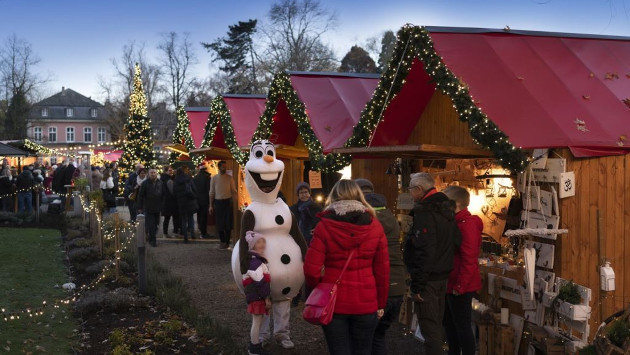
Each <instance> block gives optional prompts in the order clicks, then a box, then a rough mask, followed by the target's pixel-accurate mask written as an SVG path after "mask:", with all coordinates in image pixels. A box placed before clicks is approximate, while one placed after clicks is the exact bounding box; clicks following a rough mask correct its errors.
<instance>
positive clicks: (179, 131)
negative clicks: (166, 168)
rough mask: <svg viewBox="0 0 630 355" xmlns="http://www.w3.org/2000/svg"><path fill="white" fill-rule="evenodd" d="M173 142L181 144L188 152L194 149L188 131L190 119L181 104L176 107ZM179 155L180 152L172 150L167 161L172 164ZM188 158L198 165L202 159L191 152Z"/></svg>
mask: <svg viewBox="0 0 630 355" xmlns="http://www.w3.org/2000/svg"><path fill="white" fill-rule="evenodd" d="M173 143H175V144H181V145H183V146H184V147H186V149H188V151H189V152H190V151H191V150H193V149H195V143H194V142H193V139H192V134H191V133H190V119H189V118H188V115H187V114H186V110H184V107H183V106H178V107H177V126H175V132H173ZM179 155H180V153H177V152H172V153H171V155H170V156H169V163H170V164H173V163H174V162H175V161H176V160H177V158H178V157H179ZM190 158H191V159H192V161H193V162H194V163H195V165H199V164H200V163H201V162H202V161H203V158H202V157H200V156H198V155H195V154H191V155H190Z"/></svg>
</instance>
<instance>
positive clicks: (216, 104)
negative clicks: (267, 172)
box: [201, 96, 249, 166]
mask: <svg viewBox="0 0 630 355" xmlns="http://www.w3.org/2000/svg"><path fill="white" fill-rule="evenodd" d="M219 124H220V125H221V130H222V131H223V139H224V140H225V146H226V147H227V148H228V150H229V151H230V153H231V154H232V157H233V158H234V160H236V162H237V163H238V164H240V165H241V166H244V165H245V164H246V163H247V160H248V159H249V153H245V152H243V151H241V149H240V147H239V146H238V142H237V141H236V135H235V134H234V127H233V126H232V115H231V114H230V110H229V109H228V107H227V105H226V104H225V101H224V100H223V96H217V97H215V98H214V99H213V100H212V102H211V103H210V115H209V116H208V121H207V122H206V126H205V128H204V136H203V142H202V143H201V147H202V148H208V147H210V145H211V144H212V140H213V139H214V135H215V133H216V130H217V127H218V126H219Z"/></svg>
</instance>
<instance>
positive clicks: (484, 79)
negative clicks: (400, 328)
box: [427, 28, 630, 156]
mask: <svg viewBox="0 0 630 355" xmlns="http://www.w3.org/2000/svg"><path fill="white" fill-rule="evenodd" d="M427 29H428V30H429V32H430V35H431V38H432V40H433V42H434V47H435V49H436V52H437V53H438V54H439V55H440V56H442V58H443V61H444V63H445V64H446V66H447V67H448V68H449V69H450V70H451V71H452V72H453V73H454V74H455V76H457V77H458V78H460V79H461V80H462V81H463V82H465V83H466V84H467V85H468V86H469V89H470V94H471V96H472V97H473V99H474V100H475V102H477V105H478V106H479V107H480V108H481V109H482V110H483V112H484V113H485V114H486V115H487V116H488V118H490V119H491V120H492V121H493V122H494V123H496V124H497V125H498V126H499V128H500V129H501V130H502V131H503V132H505V133H506V134H507V135H508V136H509V137H510V141H511V142H512V143H513V144H514V145H516V146H521V147H523V148H547V147H569V148H571V150H572V152H573V154H574V155H575V156H598V155H610V154H625V153H628V152H629V151H630V150H629V149H630V147H629V146H627V144H628V143H630V142H628V141H626V137H628V136H630V100H628V98H630V38H621V37H604V36H588V35H573V34H561V33H542V32H528V31H510V32H505V31H498V30H480V29H476V30H474V29H472V30H471V29H468V30H466V29H452V28H427ZM624 100H627V101H625V102H624Z"/></svg>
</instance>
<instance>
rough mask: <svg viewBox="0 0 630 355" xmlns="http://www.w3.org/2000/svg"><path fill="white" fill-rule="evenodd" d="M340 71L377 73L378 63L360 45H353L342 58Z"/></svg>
mask: <svg viewBox="0 0 630 355" xmlns="http://www.w3.org/2000/svg"><path fill="white" fill-rule="evenodd" d="M339 71H340V72H346V73H375V72H376V63H374V59H372V58H370V55H369V54H368V52H366V51H365V49H363V48H361V47H359V46H352V48H350V51H349V52H348V54H346V55H345V57H343V59H342V60H341V66H340V67H339Z"/></svg>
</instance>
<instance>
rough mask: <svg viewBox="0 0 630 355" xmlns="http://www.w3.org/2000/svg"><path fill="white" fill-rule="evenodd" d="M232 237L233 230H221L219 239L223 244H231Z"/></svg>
mask: <svg viewBox="0 0 630 355" xmlns="http://www.w3.org/2000/svg"><path fill="white" fill-rule="evenodd" d="M231 237H232V231H220V232H219V240H220V241H221V244H227V245H230V238H231Z"/></svg>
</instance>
